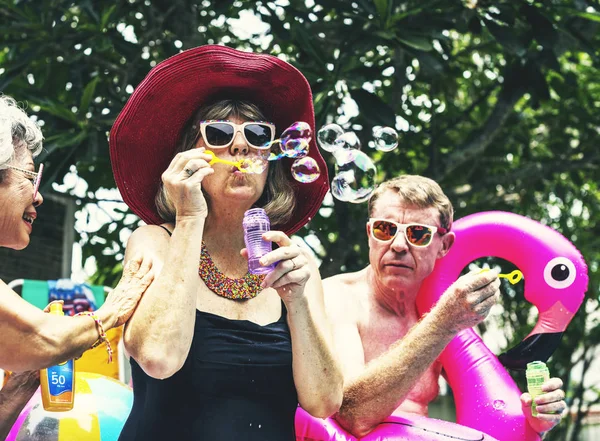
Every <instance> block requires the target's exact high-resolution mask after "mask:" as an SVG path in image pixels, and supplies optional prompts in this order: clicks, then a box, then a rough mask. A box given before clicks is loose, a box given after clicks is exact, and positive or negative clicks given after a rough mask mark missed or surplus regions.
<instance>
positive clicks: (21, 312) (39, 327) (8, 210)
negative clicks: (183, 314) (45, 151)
mask: <svg viewBox="0 0 600 441" xmlns="http://www.w3.org/2000/svg"><path fill="white" fill-rule="evenodd" d="M42 139H43V137H42V133H41V131H40V129H39V128H38V127H37V125H36V124H35V123H34V122H33V121H32V120H31V119H30V118H29V117H28V116H27V114H26V113H25V112H24V111H23V110H22V109H21V108H20V107H19V106H18V105H17V103H16V102H15V100H14V99H12V98H10V97H8V96H0V247H6V248H12V249H15V250H21V249H23V248H25V247H26V246H27V245H29V235H30V234H31V232H32V230H33V224H34V221H35V219H36V218H37V215H38V213H37V208H38V207H39V206H40V205H41V204H42V202H43V201H44V198H43V197H42V195H41V194H40V193H39V191H38V187H39V183H40V179H41V170H42V166H40V168H39V170H38V171H36V169H35V165H34V157H36V156H37V155H38V154H39V153H40V152H41V150H42ZM0 265H1V263H0ZM152 279H153V273H152V271H151V265H150V263H148V262H147V261H142V259H141V258H134V259H133V260H132V263H131V265H128V266H127V267H126V268H125V271H124V273H123V277H122V278H121V281H120V282H119V284H118V285H117V287H116V288H115V290H114V291H113V292H112V293H111V294H110V295H109V296H108V297H107V299H106V302H105V303H104V305H102V306H101V307H100V308H99V309H98V310H97V311H95V317H89V316H81V317H57V316H53V315H50V314H44V313H43V312H42V311H40V310H39V309H37V308H36V307H34V306H32V305H30V304H29V303H27V302H26V301H25V300H23V299H22V298H21V297H19V295H18V294H17V293H15V292H14V291H13V290H11V289H10V288H9V287H8V286H7V285H6V284H5V283H4V282H3V281H2V280H0V337H1V338H0V368H3V369H7V370H10V371H16V372H15V373H13V374H12V375H11V376H10V377H9V379H8V382H7V384H6V385H5V387H4V388H3V389H2V390H1V391H0V439H4V438H5V437H6V435H7V434H8V431H9V430H10V428H11V426H12V424H13V423H14V421H15V420H16V418H17V416H18V415H19V413H20V411H21V409H22V408H23V406H24V405H25V404H26V403H27V401H28V400H29V398H30V397H31V396H32V395H33V393H34V392H35V390H36V389H37V387H38V384H39V376H38V373H37V370H38V369H41V368H44V367H48V366H51V365H54V364H56V363H60V362H62V361H65V360H68V359H71V358H74V357H77V356H80V355H81V354H82V353H83V352H84V351H85V350H86V349H88V348H90V347H91V346H92V345H93V344H94V343H95V342H96V341H97V340H98V339H99V338H100V334H101V333H103V331H102V329H103V330H104V331H106V330H108V329H110V328H113V327H117V326H121V325H122V324H124V323H125V322H126V321H127V319H128V318H129V317H130V316H131V314H132V312H133V310H134V308H135V307H136V305H137V303H138V301H139V299H140V297H141V295H142V293H143V292H144V291H145V290H146V287H148V285H149V284H150V283H151V282H152Z"/></svg>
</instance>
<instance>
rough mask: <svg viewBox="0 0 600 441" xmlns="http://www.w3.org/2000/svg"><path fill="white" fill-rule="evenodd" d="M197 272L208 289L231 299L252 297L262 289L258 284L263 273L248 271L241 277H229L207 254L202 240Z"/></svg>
mask: <svg viewBox="0 0 600 441" xmlns="http://www.w3.org/2000/svg"><path fill="white" fill-rule="evenodd" d="M198 274H199V275H200V277H201V278H202V280H204V283H205V284H206V286H207V287H208V289H210V290H211V291H213V292H214V293H216V294H218V295H220V296H221V297H225V298H227V299H231V300H246V299H253V298H254V297H256V296H257V295H258V293H259V292H261V291H262V288H261V287H260V284H261V283H262V281H263V280H264V279H265V275H264V274H260V275H259V274H250V273H246V275H245V276H244V277H242V278H241V279H230V278H229V277H227V276H226V275H225V274H223V273H222V272H221V271H220V270H219V268H217V266H216V265H215V262H213V260H212V258H211V257H210V254H208V250H207V249H206V244H205V243H204V241H202V251H201V253H200V264H199V265H198Z"/></svg>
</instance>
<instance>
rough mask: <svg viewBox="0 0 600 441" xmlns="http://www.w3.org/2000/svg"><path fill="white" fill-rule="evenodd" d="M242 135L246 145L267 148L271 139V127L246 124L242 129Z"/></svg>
mask: <svg viewBox="0 0 600 441" xmlns="http://www.w3.org/2000/svg"><path fill="white" fill-rule="evenodd" d="M244 135H245V136H246V140H247V141H248V143H249V144H251V145H252V146H254V147H269V143H270V142H271V140H272V139H273V133H272V131H271V127H269V126H268V125H266V124H248V125H247V126H246V127H245V128H244Z"/></svg>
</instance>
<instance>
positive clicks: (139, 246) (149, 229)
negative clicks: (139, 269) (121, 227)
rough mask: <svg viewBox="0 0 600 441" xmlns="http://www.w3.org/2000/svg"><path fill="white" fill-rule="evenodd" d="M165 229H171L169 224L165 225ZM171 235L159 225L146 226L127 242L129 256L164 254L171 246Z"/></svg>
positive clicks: (139, 229)
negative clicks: (136, 254) (134, 254)
mask: <svg viewBox="0 0 600 441" xmlns="http://www.w3.org/2000/svg"><path fill="white" fill-rule="evenodd" d="M164 227H165V228H168V229H169V231H172V228H169V224H164ZM169 239H170V236H169V233H168V232H167V231H166V230H165V229H164V228H163V227H162V226H159V225H144V226H141V227H139V228H137V229H136V230H135V231H134V232H133V233H132V234H131V236H130V237H129V240H128V241H127V253H126V254H127V255H126V260H127V256H128V255H131V254H133V253H140V252H141V253H149V252H150V253H153V252H158V253H160V252H162V251H164V250H165V249H166V248H167V246H168V245H169Z"/></svg>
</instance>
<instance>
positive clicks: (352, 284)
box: [323, 268, 367, 295]
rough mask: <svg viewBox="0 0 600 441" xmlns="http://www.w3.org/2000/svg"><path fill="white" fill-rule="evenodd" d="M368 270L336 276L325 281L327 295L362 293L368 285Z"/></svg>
mask: <svg viewBox="0 0 600 441" xmlns="http://www.w3.org/2000/svg"><path fill="white" fill-rule="evenodd" d="M366 273H367V272H366V268H365V269H363V270H361V271H357V272H354V273H343V274H336V275H335V276H331V277H327V278H326V279H323V287H324V288H325V295H329V294H331V295H334V294H336V293H338V294H342V293H344V294H346V295H347V294H352V293H353V292H355V291H362V290H363V286H364V285H365V284H366Z"/></svg>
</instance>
